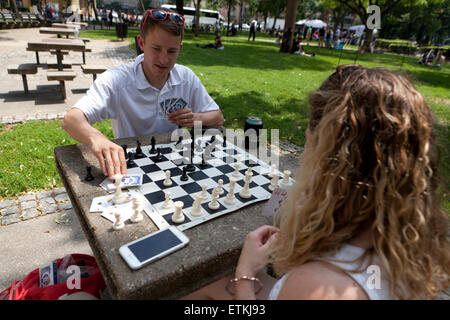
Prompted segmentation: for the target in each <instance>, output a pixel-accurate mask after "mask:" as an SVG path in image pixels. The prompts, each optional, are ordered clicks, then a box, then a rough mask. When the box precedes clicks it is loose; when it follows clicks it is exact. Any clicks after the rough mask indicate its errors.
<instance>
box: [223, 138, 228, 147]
mask: <svg viewBox="0 0 450 320" xmlns="http://www.w3.org/2000/svg"><path fill="white" fill-rule="evenodd" d="M222 147H224V148H226V147H227V137H226V136H223V143H222Z"/></svg>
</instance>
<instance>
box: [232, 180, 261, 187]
mask: <svg viewBox="0 0 450 320" xmlns="http://www.w3.org/2000/svg"><path fill="white" fill-rule="evenodd" d="M237 184H238V185H240V186H241V187H242V188H243V187H244V185H245V181H244V180H239V181H238V182H237ZM257 186H258V185H257V184H256V183H254V182H253V181H250V185H249V188H250V189H252V188H255V187H257Z"/></svg>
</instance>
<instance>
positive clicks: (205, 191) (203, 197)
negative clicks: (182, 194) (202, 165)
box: [200, 184, 208, 200]
mask: <svg viewBox="0 0 450 320" xmlns="http://www.w3.org/2000/svg"><path fill="white" fill-rule="evenodd" d="M206 189H208V186H207V185H206V184H204V185H202V192H201V193H200V199H201V200H206V199H208V191H207V190H206Z"/></svg>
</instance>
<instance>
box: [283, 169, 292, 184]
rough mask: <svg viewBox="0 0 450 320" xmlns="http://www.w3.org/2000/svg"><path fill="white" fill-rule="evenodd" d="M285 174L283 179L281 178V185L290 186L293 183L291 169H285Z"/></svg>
mask: <svg viewBox="0 0 450 320" xmlns="http://www.w3.org/2000/svg"><path fill="white" fill-rule="evenodd" d="M283 174H284V176H283V180H281V186H283V187H288V186H290V185H291V183H290V182H289V176H290V175H291V171H289V170H284V171H283Z"/></svg>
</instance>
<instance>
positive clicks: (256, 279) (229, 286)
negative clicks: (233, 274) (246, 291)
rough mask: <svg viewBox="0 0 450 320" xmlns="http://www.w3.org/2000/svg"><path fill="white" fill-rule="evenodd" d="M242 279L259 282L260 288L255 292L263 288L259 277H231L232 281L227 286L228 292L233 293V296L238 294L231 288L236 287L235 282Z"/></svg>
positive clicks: (256, 292)
mask: <svg viewBox="0 0 450 320" xmlns="http://www.w3.org/2000/svg"><path fill="white" fill-rule="evenodd" d="M240 280H247V281H253V282H255V283H257V284H258V286H259V288H258V289H257V290H256V291H255V294H258V293H259V292H260V291H261V290H262V288H263V284H262V282H261V281H260V280H259V279H258V278H255V277H248V276H242V277H239V278H234V279H231V280H230V282H228V284H227V286H226V287H225V289H226V290H227V292H228V293H229V294H231V295H232V296H234V295H235V294H236V292H235V290H231V288H232V287H234V284H235V283H236V282H238V281H240Z"/></svg>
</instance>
